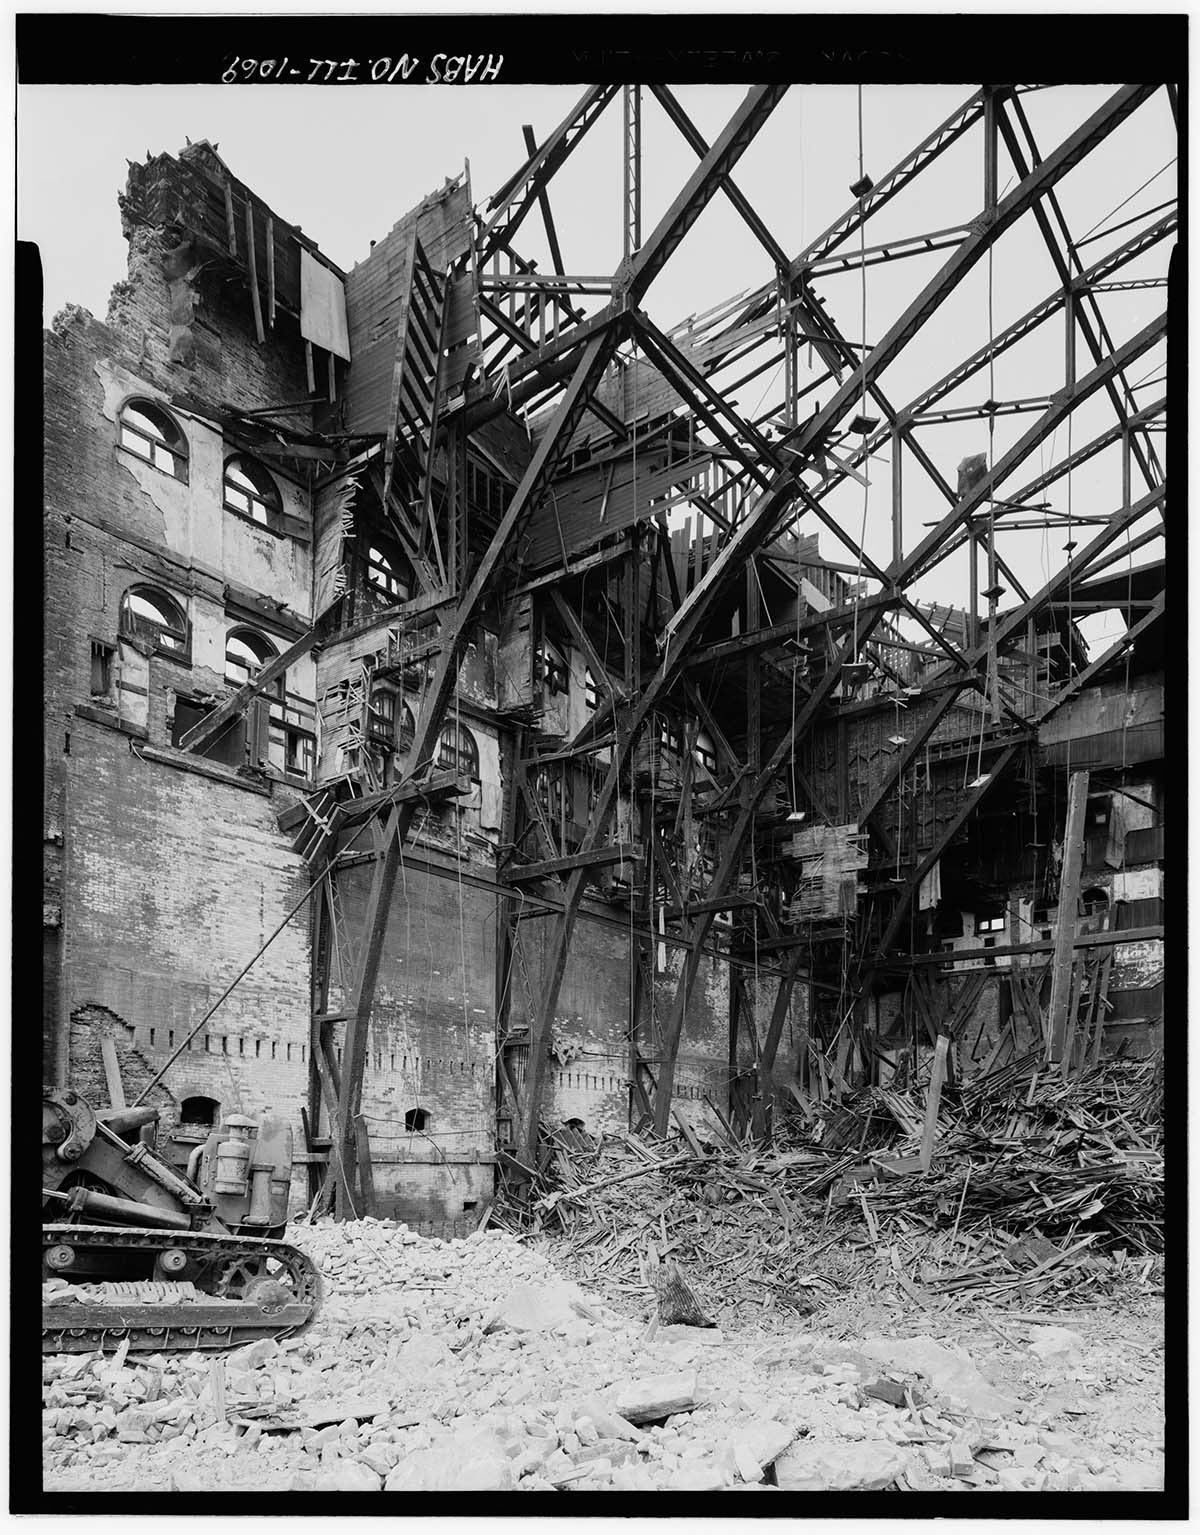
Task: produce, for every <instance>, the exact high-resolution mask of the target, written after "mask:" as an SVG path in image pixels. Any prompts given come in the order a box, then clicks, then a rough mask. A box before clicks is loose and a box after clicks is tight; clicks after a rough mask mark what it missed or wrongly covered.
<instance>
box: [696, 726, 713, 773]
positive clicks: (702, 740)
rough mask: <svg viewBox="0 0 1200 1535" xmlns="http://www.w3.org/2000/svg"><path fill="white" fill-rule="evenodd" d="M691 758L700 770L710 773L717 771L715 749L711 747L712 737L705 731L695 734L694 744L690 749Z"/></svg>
mask: <svg viewBox="0 0 1200 1535" xmlns="http://www.w3.org/2000/svg"><path fill="white" fill-rule="evenodd" d="M692 756H693V757H694V758H695V759H696V761H697V762H698V763H699V764H700V766H701V767H702V768H705V769H707V771H708V772H710V773H716V771H717V749H716V747H715V746H714V745H713V739H712V736H710V735H709V733H708V732H707V731H706V730H698V731H697V732H696V744H695V746H694V747H693V748H692Z"/></svg>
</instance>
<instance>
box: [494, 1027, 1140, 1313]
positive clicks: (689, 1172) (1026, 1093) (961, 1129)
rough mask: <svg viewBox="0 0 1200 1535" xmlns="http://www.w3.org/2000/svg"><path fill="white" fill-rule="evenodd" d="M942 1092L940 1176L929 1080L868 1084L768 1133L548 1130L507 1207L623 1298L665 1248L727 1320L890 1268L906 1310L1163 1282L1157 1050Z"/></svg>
mask: <svg viewBox="0 0 1200 1535" xmlns="http://www.w3.org/2000/svg"><path fill="white" fill-rule="evenodd" d="M992 1078H993V1080H991V1081H990V1082H985V1081H982V1080H979V1081H977V1082H975V1083H973V1084H972V1085H971V1088H970V1089H969V1090H966V1089H964V1090H963V1091H962V1092H961V1093H959V1092H957V1091H954V1090H948V1091H946V1092H945V1093H944V1094H943V1095H942V1099H941V1107H940V1109H939V1111H938V1116H937V1121H936V1124H937V1137H936V1142H935V1145H934V1154H933V1156H932V1160H931V1166H930V1168H929V1170H928V1171H927V1172H926V1171H922V1169H921V1162H920V1158H919V1156H918V1155H917V1153H918V1151H919V1148H920V1144H921V1139H922V1134H923V1129H924V1125H923V1115H924V1105H923V1102H922V1094H921V1091H920V1089H910V1090H909V1091H907V1092H904V1093H901V1092H897V1091H892V1090H888V1089H883V1088H878V1087H871V1088H866V1089H860V1090H859V1091H857V1092H853V1093H850V1092H848V1093H847V1094H845V1096H844V1097H841V1098H840V1099H839V1100H838V1101H830V1102H829V1103H827V1104H825V1105H823V1106H821V1107H820V1108H818V1109H806V1111H805V1117H804V1119H803V1120H801V1119H800V1118H799V1116H797V1117H796V1118H795V1119H793V1120H791V1121H789V1122H788V1123H787V1124H786V1125H785V1126H783V1127H781V1132H782V1133H780V1134H778V1135H777V1136H776V1139H775V1143H774V1145H772V1146H770V1147H763V1146H760V1145H757V1144H755V1143H754V1142H753V1140H751V1139H750V1138H748V1137H747V1138H745V1139H743V1140H740V1141H739V1140H738V1139H736V1138H735V1137H734V1136H733V1135H732V1133H730V1132H729V1131H728V1130H725V1131H722V1130H721V1129H719V1128H718V1127H716V1126H715V1125H712V1124H709V1125H707V1126H704V1127H701V1126H700V1125H696V1126H695V1127H693V1126H692V1125H691V1124H690V1123H689V1121H688V1120H687V1118H686V1117H685V1116H684V1115H683V1114H682V1113H681V1112H679V1111H677V1113H676V1118H677V1121H678V1123H679V1128H680V1130H681V1132H682V1135H680V1136H675V1137H672V1138H671V1139H669V1140H665V1141H662V1140H656V1139H654V1138H653V1136H652V1135H650V1134H649V1133H645V1134H644V1135H642V1136H639V1135H635V1134H625V1135H622V1136H613V1137H605V1138H604V1139H603V1141H602V1142H601V1143H600V1144H599V1145H593V1146H591V1147H590V1148H584V1147H580V1146H579V1145H577V1144H576V1145H570V1146H567V1145H562V1144H559V1143H558V1142H557V1141H556V1140H552V1142H551V1146H552V1149H551V1151H550V1155H549V1156H548V1158H547V1159H546V1166H545V1172H544V1174H543V1176H542V1177H541V1179H540V1180H539V1183H538V1185H537V1186H536V1187H535V1189H534V1197H533V1198H532V1199H531V1200H529V1201H527V1202H526V1203H524V1204H521V1205H514V1204H509V1205H504V1204H502V1205H501V1206H500V1208H499V1209H498V1211H497V1212H496V1214H495V1216H494V1219H497V1220H499V1221H500V1222H502V1223H503V1224H504V1225H505V1226H506V1227H507V1228H508V1229H513V1230H519V1229H523V1228H525V1229H528V1228H530V1227H532V1228H533V1229H538V1230H542V1231H544V1232H546V1233H547V1234H548V1235H549V1236H550V1237H551V1238H552V1243H553V1247H552V1250H553V1252H554V1256H555V1261H556V1262H558V1263H559V1265H560V1266H561V1267H562V1268H563V1269H564V1270H565V1271H566V1272H567V1273H569V1274H570V1275H571V1276H572V1277H573V1278H576V1279H578V1280H580V1281H581V1282H583V1283H586V1284H588V1285H591V1286H594V1287H596V1288H597V1289H598V1290H599V1291H600V1292H601V1293H602V1294H603V1295H604V1296H605V1297H606V1298H607V1299H609V1300H611V1301H613V1303H614V1304H616V1305H618V1306H621V1305H623V1304H624V1297H625V1296H636V1295H639V1294H641V1293H642V1292H643V1291H644V1289H645V1286H646V1284H647V1282H648V1279H649V1276H650V1274H651V1273H652V1271H653V1269H654V1267H655V1265H656V1263H657V1262H658V1261H659V1260H661V1259H662V1258H665V1257H667V1256H672V1257H674V1258H676V1259H677V1260H679V1261H681V1262H682V1263H683V1264H684V1266H685V1268H686V1269H688V1271H689V1272H690V1273H691V1274H693V1275H694V1276H696V1277H697V1279H698V1281H699V1283H698V1288H699V1289H700V1290H701V1291H702V1294H703V1298H704V1299H705V1300H706V1301H707V1302H708V1304H709V1305H710V1307H711V1308H712V1312H713V1314H714V1315H715V1316H716V1317H717V1318H718V1319H719V1320H723V1319H725V1318H727V1317H729V1316H732V1315H739V1316H745V1314H746V1312H747V1309H749V1310H750V1311H751V1312H752V1313H758V1314H760V1315H762V1316H764V1317H765V1316H766V1315H769V1314H773V1313H775V1312H777V1311H781V1312H783V1313H786V1314H789V1315H808V1314H810V1313H811V1312H813V1311H814V1310H815V1309H816V1310H819V1308H820V1307H821V1305H822V1303H823V1302H824V1301H826V1300H827V1299H828V1298H830V1297H832V1296H841V1295H842V1294H844V1293H845V1291H846V1289H847V1287H853V1288H855V1289H859V1290H861V1289H862V1288H863V1275H864V1272H867V1271H873V1270H875V1269H879V1270H881V1273H880V1275H879V1278H880V1281H881V1283H880V1285H879V1286H874V1287H875V1288H880V1287H882V1285H883V1283H885V1282H886V1284H887V1285H888V1286H890V1287H891V1288H892V1289H894V1290H895V1291H896V1292H897V1293H898V1294H899V1295H900V1296H902V1297H903V1299H904V1302H905V1304H906V1305H909V1306H914V1305H915V1306H922V1307H925V1306H928V1305H930V1304H931V1303H937V1302H938V1301H939V1300H940V1298H941V1297H943V1296H946V1295H950V1294H960V1293H961V1294H966V1295H970V1296H974V1297H986V1298H987V1299H989V1300H996V1301H1002V1302H1005V1303H1009V1304H1014V1305H1024V1306H1028V1305H1029V1304H1031V1303H1036V1304H1038V1305H1041V1306H1043V1307H1044V1306H1045V1305H1046V1304H1047V1303H1048V1302H1053V1303H1054V1304H1058V1305H1061V1304H1063V1303H1064V1301H1066V1300H1068V1299H1070V1300H1071V1301H1076V1302H1077V1301H1079V1300H1080V1299H1082V1298H1084V1297H1098V1296H1100V1295H1108V1296H1109V1297H1110V1298H1112V1297H1119V1296H1120V1295H1122V1294H1124V1293H1125V1292H1126V1291H1127V1290H1128V1289H1130V1288H1131V1287H1132V1288H1133V1289H1135V1290H1136V1289H1139V1288H1140V1289H1142V1290H1144V1289H1145V1288H1146V1287H1147V1286H1148V1285H1150V1284H1152V1283H1157V1282H1159V1281H1160V1280H1161V1272H1162V1260H1161V1253H1162V1246H1163V1241H1162V1216H1163V1172H1164V1169H1163V1157H1162V1150H1161V1062H1144V1063H1126V1062H1113V1063H1107V1064H1105V1065H1104V1066H1102V1067H1100V1068H1098V1069H1096V1070H1093V1071H1090V1072H1087V1073H1082V1074H1080V1075H1078V1076H1077V1077H1075V1078H1073V1079H1072V1080H1070V1081H1067V1082H1064V1081H1063V1080H1062V1079H1061V1078H1060V1077H1059V1076H1058V1075H1057V1073H1053V1074H1047V1073H1040V1072H1039V1071H1038V1066H1037V1061H1036V1060H1035V1059H1034V1058H1033V1057H1030V1058H1028V1060H1024V1061H1021V1062H1017V1063H1015V1064H1014V1066H1013V1068H1012V1069H1010V1068H1005V1069H1004V1071H1003V1072H998V1073H993V1074H992Z"/></svg>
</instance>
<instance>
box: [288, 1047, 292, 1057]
mask: <svg viewBox="0 0 1200 1535" xmlns="http://www.w3.org/2000/svg"><path fill="white" fill-rule="evenodd" d="M287 1058H288V1060H289V1061H290V1060H291V1058H292V1047H291V1045H289V1046H288V1047H287Z"/></svg>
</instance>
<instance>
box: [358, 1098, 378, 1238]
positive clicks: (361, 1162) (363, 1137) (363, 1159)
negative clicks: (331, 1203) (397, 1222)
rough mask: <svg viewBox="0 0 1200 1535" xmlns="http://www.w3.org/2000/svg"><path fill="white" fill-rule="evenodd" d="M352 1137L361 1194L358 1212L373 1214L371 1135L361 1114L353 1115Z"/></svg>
mask: <svg viewBox="0 0 1200 1535" xmlns="http://www.w3.org/2000/svg"><path fill="white" fill-rule="evenodd" d="M354 1137H355V1143H356V1146H357V1149H358V1187H359V1190H360V1192H361V1195H362V1197H361V1199H360V1200H359V1205H358V1213H359V1215H360V1216H364V1215H374V1214H375V1209H376V1204H375V1169H374V1167H373V1166H372V1163H371V1137H370V1133H369V1131H368V1130H367V1121H366V1119H365V1117H364V1116H363V1115H362V1114H356V1115H355V1116H354Z"/></svg>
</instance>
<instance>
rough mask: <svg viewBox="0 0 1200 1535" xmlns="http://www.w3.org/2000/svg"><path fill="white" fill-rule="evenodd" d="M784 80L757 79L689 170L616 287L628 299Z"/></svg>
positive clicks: (666, 254)
mask: <svg viewBox="0 0 1200 1535" xmlns="http://www.w3.org/2000/svg"><path fill="white" fill-rule="evenodd" d="M787 89H788V87H787V85H785V84H775V85H756V86H753V87H751V89H750V90H749V91H748V92H747V93H746V99H745V100H744V101H743V102H742V104H741V106H740V107H739V108H738V109H737V111H736V112H735V113H734V114H733V116H732V117H731V118H730V119H729V122H728V123H727V124H726V125H725V128H724V129H723V130H722V132H721V134H720V136H719V137H718V138H717V140H716V142H715V143H714V144H713V146H712V148H711V149H710V150H709V151H708V153H707V154H706V155H705V156H704V158H703V159H702V160H701V162H700V164H699V165H698V166H697V167H696V169H695V170H694V171H693V172H692V174H691V176H689V178H688V180H687V183H686V185H685V186H684V188H683V190H682V191H681V192H680V193H679V196H678V197H677V198H676V199H675V201H674V202H673V203H672V204H671V206H670V208H668V209H667V211H666V213H665V214H664V215H663V217H662V219H661V220H660V221H659V224H658V227H657V228H656V229H655V230H654V232H653V233H652V234H651V235H650V237H649V238H648V239H647V241H646V243H645V245H643V246H642V248H641V250H640V251H639V252H638V254H637V255H636V256H635V257H634V258H633V260H632V261H631V262H630V263H629V267H628V269H627V277H626V278H625V280H624V281H623V282H622V283H621V284H620V287H619V288H618V289H617V291H618V292H619V293H623V295H624V297H625V300H626V302H627V303H628V304H631V305H633V304H637V303H639V302H640V301H641V299H642V297H643V295H644V294H645V292H646V290H647V289H648V288H649V286H650V284H651V283H652V282H653V281H654V279H655V278H656V277H657V276H658V274H659V272H661V271H662V269H663V267H664V266H665V265H666V263H667V261H668V260H669V259H670V257H671V256H672V254H673V253H674V252H675V250H676V249H677V248H678V246H679V244H680V242H681V241H682V239H683V237H684V236H685V235H686V234H687V232H688V230H689V229H690V228H691V227H692V225H693V224H694V223H695V222H696V220H697V219H698V218H699V217H700V215H701V214H702V213H703V212H704V210H705V208H706V207H707V206H708V204H709V202H710V200H711V199H712V197H713V195H714V194H715V192H716V191H717V189H718V187H720V186H721V185H722V184H723V183H724V181H725V178H726V177H727V176H728V175H729V173H730V172H731V171H732V170H733V168H734V166H735V165H736V164H737V162H738V161H739V160H740V159H741V157H742V155H743V154H744V153H745V151H746V150H747V149H748V148H749V147H750V145H751V144H752V143H753V141H754V138H755V136H756V135H757V133H758V131H759V129H760V128H761V127H762V126H763V124H764V123H765V122H766V120H767V118H768V117H769V116H770V115H771V113H772V112H773V111H774V110H775V108H776V107H777V106H778V105H779V103H780V101H782V100H783V97H784V95H785V94H786V92H787Z"/></svg>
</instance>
